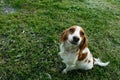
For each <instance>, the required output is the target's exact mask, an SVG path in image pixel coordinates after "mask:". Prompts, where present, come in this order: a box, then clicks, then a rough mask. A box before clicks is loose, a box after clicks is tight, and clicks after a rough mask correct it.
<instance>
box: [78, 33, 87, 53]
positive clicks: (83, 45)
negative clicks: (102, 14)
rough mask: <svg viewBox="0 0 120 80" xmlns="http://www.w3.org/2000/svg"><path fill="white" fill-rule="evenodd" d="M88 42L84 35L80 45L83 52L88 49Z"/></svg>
mask: <svg viewBox="0 0 120 80" xmlns="http://www.w3.org/2000/svg"><path fill="white" fill-rule="evenodd" d="M87 45H88V41H87V37H86V35H84V37H83V40H82V42H81V43H80V45H79V48H80V50H81V51H82V50H83V49H84V48H85V47H87Z"/></svg>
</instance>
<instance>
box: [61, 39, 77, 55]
mask: <svg viewBox="0 0 120 80" xmlns="http://www.w3.org/2000/svg"><path fill="white" fill-rule="evenodd" d="M63 45H64V50H65V51H67V52H74V53H76V52H77V51H78V49H79V46H77V45H73V44H71V43H70V42H67V41H66V42H64V43H63Z"/></svg>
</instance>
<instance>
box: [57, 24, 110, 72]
mask: <svg viewBox="0 0 120 80" xmlns="http://www.w3.org/2000/svg"><path fill="white" fill-rule="evenodd" d="M87 45H88V44H87V38H86V35H85V32H84V30H83V29H82V27H80V26H72V27H70V28H68V29H66V30H65V31H63V32H62V34H61V45H60V52H59V55H60V56H61V58H62V59H63V61H62V62H63V63H65V64H66V68H65V69H64V70H63V73H67V72H68V71H70V70H73V69H82V70H89V69H92V68H93V65H99V66H107V65H108V64H109V62H106V63H103V62H102V61H101V60H100V59H99V58H94V57H93V55H92V54H91V53H90V50H89V48H88V46H87Z"/></svg>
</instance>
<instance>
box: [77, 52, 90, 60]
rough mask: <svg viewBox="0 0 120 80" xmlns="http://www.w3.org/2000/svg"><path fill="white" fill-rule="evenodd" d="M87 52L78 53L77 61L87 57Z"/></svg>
mask: <svg viewBox="0 0 120 80" xmlns="http://www.w3.org/2000/svg"><path fill="white" fill-rule="evenodd" d="M87 54H88V53H85V54H81V56H80V55H79V56H78V60H79V61H82V60H84V59H85V58H86V57H87Z"/></svg>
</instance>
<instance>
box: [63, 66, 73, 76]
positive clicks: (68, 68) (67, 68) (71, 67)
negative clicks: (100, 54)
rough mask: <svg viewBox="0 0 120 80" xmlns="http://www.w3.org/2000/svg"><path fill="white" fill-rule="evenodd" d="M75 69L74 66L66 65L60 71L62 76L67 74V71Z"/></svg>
mask: <svg viewBox="0 0 120 80" xmlns="http://www.w3.org/2000/svg"><path fill="white" fill-rule="evenodd" d="M73 69H75V65H66V68H65V69H64V70H63V71H62V73H63V74H67V72H68V71H71V70H73Z"/></svg>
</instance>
